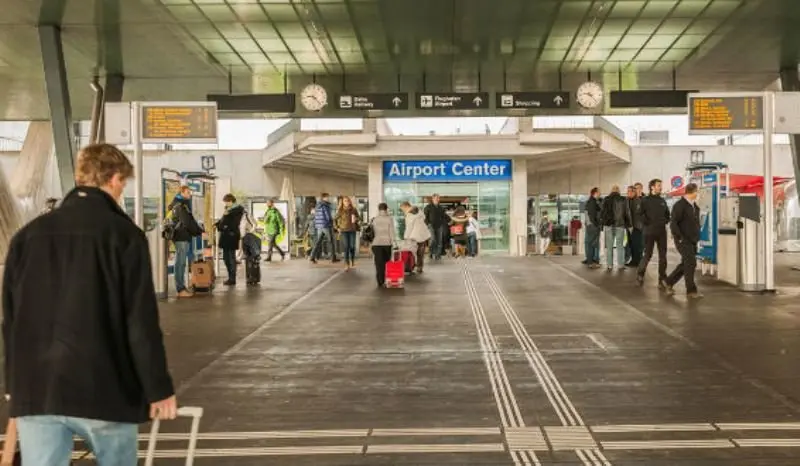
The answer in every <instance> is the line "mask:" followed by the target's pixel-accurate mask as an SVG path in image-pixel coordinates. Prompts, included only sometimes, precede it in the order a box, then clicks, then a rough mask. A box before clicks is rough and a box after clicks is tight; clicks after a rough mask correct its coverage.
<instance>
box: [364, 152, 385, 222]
mask: <svg viewBox="0 0 800 466" xmlns="http://www.w3.org/2000/svg"><path fill="white" fill-rule="evenodd" d="M367 191H368V192H367V196H368V197H367V198H368V199H369V218H373V217H375V216H376V215H378V204H380V203H381V202H383V162H381V161H380V160H370V162H369V166H368V168H367Z"/></svg>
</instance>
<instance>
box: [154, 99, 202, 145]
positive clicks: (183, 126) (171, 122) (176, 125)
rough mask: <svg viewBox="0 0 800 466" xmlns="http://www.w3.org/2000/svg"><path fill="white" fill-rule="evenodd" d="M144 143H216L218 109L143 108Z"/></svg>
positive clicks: (167, 105) (170, 105) (158, 105)
mask: <svg viewBox="0 0 800 466" xmlns="http://www.w3.org/2000/svg"><path fill="white" fill-rule="evenodd" d="M141 125H142V142H145V143H152V142H155V143H164V142H186V143H189V142H192V141H193V142H211V143H213V142H216V139H217V109H216V108H215V106H214V104H213V103H205V102H202V103H201V104H200V105H197V104H188V103H187V104H184V105H182V104H180V103H164V104H162V103H158V102H156V103H153V102H147V103H143V104H142V112H141Z"/></svg>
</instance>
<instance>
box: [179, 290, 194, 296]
mask: <svg viewBox="0 0 800 466" xmlns="http://www.w3.org/2000/svg"><path fill="white" fill-rule="evenodd" d="M192 296H194V294H192V293H190V292H189V290H182V291H179V292H178V298H191V297H192Z"/></svg>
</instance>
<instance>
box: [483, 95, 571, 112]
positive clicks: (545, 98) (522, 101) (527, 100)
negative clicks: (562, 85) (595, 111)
mask: <svg viewBox="0 0 800 466" xmlns="http://www.w3.org/2000/svg"><path fill="white" fill-rule="evenodd" d="M496 98H497V108H499V109H512V108H534V109H535V108H546V109H557V108H569V92H498V93H497V95H496Z"/></svg>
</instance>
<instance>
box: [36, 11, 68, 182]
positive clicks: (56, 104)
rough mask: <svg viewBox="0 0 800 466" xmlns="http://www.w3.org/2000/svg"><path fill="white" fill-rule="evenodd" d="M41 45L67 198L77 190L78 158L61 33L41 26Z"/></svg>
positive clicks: (54, 132) (57, 151)
mask: <svg viewBox="0 0 800 466" xmlns="http://www.w3.org/2000/svg"><path fill="white" fill-rule="evenodd" d="M39 43H40V45H41V49H42V63H43V64H44V79H45V84H46V86H47V101H48V104H49V106H50V122H51V124H52V126H53V141H54V143H55V149H56V162H57V163H58V174H59V178H60V180H61V190H62V191H63V192H64V193H65V194H66V193H67V192H69V191H70V190H72V188H74V187H75V157H74V150H73V147H72V106H71V105H70V100H69V88H68V86H67V70H66V66H65V64H64V50H63V44H62V42H61V29H60V28H59V27H58V26H51V25H43V26H39Z"/></svg>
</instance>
